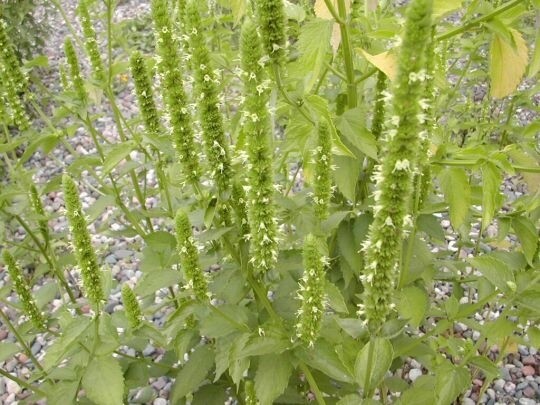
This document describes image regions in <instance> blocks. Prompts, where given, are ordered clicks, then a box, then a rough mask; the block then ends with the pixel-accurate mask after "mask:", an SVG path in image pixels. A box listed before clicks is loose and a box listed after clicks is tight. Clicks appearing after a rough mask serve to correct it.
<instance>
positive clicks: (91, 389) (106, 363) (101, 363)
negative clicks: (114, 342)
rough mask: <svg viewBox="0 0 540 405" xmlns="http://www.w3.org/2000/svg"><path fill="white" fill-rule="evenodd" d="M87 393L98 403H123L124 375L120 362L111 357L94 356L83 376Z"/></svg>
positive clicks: (104, 404)
mask: <svg viewBox="0 0 540 405" xmlns="http://www.w3.org/2000/svg"><path fill="white" fill-rule="evenodd" d="M82 386H83V388H84V389H85V391H86V395H87V396H88V398H90V399H91V400H92V401H94V402H95V403H96V404H97V405H111V404H121V403H122V401H123V398H124V377H123V374H122V368H121V367H120V364H118V362H117V361H116V360H115V359H114V358H112V357H110V356H106V357H94V358H93V359H92V361H91V362H90V364H88V367H87V368H86V372H85V373H84V376H83V378H82Z"/></svg>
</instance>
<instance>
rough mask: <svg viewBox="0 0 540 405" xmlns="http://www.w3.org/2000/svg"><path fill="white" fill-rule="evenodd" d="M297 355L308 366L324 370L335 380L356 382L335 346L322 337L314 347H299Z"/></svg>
mask: <svg viewBox="0 0 540 405" xmlns="http://www.w3.org/2000/svg"><path fill="white" fill-rule="evenodd" d="M296 355H297V356H298V358H300V359H301V360H302V361H304V362H305V363H306V364H307V365H308V366H310V367H313V368H315V369H317V370H319V371H322V372H323V373H324V374H326V375H328V376H329V377H330V378H332V379H334V380H337V381H343V382H346V383H353V382H354V379H353V376H352V375H351V374H350V372H349V370H347V368H346V367H345V366H344V365H343V363H342V362H341V360H340V358H339V356H338V355H337V353H336V350H335V347H334V346H332V345H330V344H329V343H328V342H326V341H324V340H322V339H319V340H318V341H317V342H316V343H315V347H314V348H313V349H309V350H308V349H299V351H297V352H296Z"/></svg>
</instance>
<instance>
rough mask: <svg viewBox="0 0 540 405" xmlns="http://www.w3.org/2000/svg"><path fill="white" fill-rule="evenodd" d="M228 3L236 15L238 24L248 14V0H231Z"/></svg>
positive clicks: (235, 21) (235, 22)
mask: <svg viewBox="0 0 540 405" xmlns="http://www.w3.org/2000/svg"><path fill="white" fill-rule="evenodd" d="M225 3H227V2H225ZM228 3H229V6H230V8H231V11H232V15H233V16H234V20H233V21H234V25H238V23H239V22H240V20H242V17H243V16H244V14H246V10H247V3H248V2H247V0H229V1H228Z"/></svg>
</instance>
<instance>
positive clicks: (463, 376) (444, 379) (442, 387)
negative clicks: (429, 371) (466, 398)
mask: <svg viewBox="0 0 540 405" xmlns="http://www.w3.org/2000/svg"><path fill="white" fill-rule="evenodd" d="M435 375H436V376H437V383H436V386H435V390H436V394H435V395H436V397H437V404H451V403H452V402H454V400H455V399H456V398H457V397H458V395H459V394H460V393H462V392H463V391H465V390H466V389H467V388H469V387H470V384H471V375H470V373H469V370H467V368H466V367H458V366H454V365H453V364H452V363H450V362H449V361H445V362H444V363H443V364H442V365H441V366H439V367H438V368H437V369H436V372H435Z"/></svg>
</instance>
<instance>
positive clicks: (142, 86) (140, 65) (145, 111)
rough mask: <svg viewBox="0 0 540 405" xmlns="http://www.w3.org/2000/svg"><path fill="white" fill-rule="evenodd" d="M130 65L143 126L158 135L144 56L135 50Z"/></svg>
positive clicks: (158, 127)
mask: <svg viewBox="0 0 540 405" xmlns="http://www.w3.org/2000/svg"><path fill="white" fill-rule="evenodd" d="M130 66H131V76H133V81H134V82H135V93H136V95H137V102H138V104H139V109H140V111H141V115H142V117H143V120H144V126H145V128H146V130H147V131H148V132H149V133H150V134H151V135H158V133H159V130H160V128H161V124H160V122H159V114H158V112H157V108H156V103H155V101H154V91H153V89H152V85H151V83H150V79H149V76H148V72H147V70H146V65H145V64H144V58H143V56H142V55H141V53H140V52H138V51H135V52H133V53H132V54H131V58H130Z"/></svg>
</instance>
